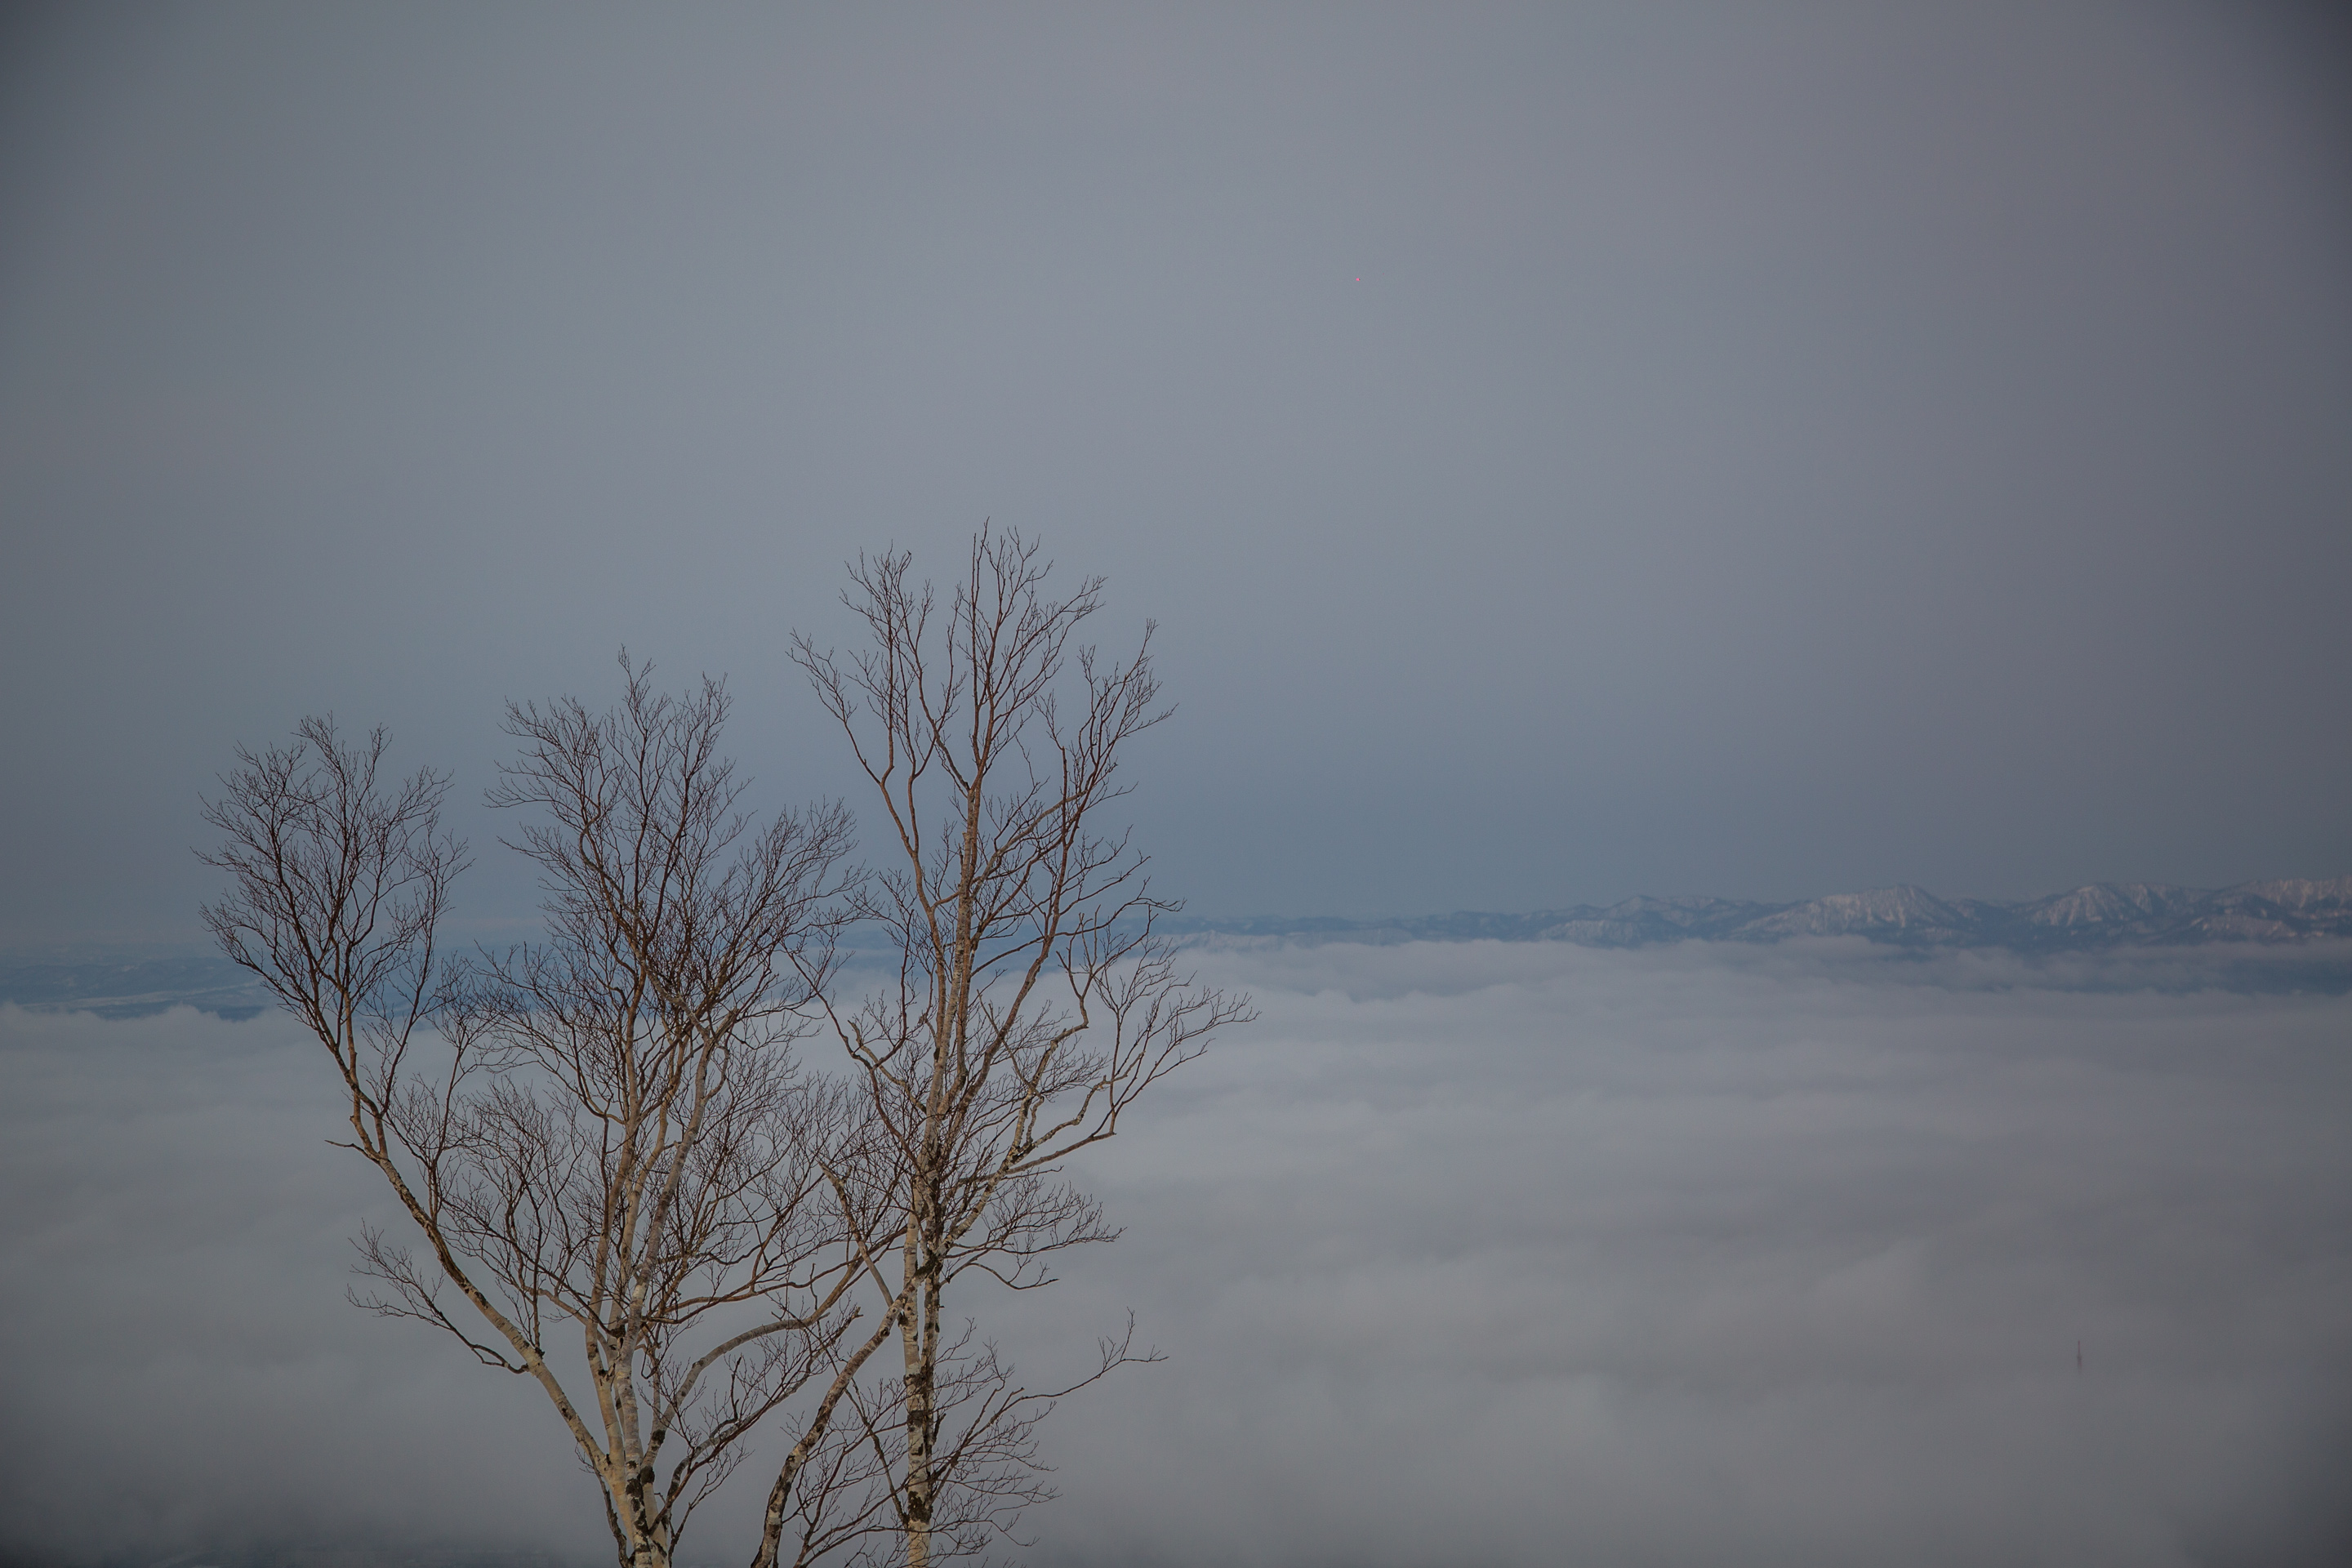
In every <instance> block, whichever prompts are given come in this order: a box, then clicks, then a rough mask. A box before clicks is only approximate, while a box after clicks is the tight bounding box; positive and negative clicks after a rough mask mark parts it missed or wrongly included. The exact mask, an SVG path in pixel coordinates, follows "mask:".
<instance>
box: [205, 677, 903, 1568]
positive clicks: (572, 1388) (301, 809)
mask: <svg viewBox="0 0 2352 1568" xmlns="http://www.w3.org/2000/svg"><path fill="white" fill-rule="evenodd" d="M622 667H623V670H624V673H625V677H626V681H627V688H626V696H625V700H624V701H623V702H622V704H621V706H620V707H619V708H618V709H617V710H614V711H612V712H610V713H603V714H599V713H593V712H591V711H590V710H587V709H586V708H585V707H583V705H582V704H580V703H579V702H578V701H576V700H564V701H561V702H558V703H556V704H554V705H552V706H551V707H550V708H547V709H541V708H540V707H538V706H537V705H535V704H523V705H516V706H511V707H510V708H509V714H508V721H507V729H508V731H509V733H510V734H512V735H513V736H514V737H515V738H516V739H517V740H518V741H519V742H520V746H521V751H520V758H519V760H518V761H517V762H515V763H513V764H511V765H510V766H509V767H507V768H506V769H504V770H503V778H502V781H501V782H500V783H499V785H498V786H497V788H495V789H494V790H493V791H492V792H491V796H490V798H491V801H492V803H493V804H494V805H501V806H509V807H521V808H528V809H530V810H532V811H533V812H534V813H536V814H539V816H538V818H537V819H535V820H532V821H530V822H529V823H527V824H526V826H524V827H523V828H522V831H521V834H520V838H519V839H518V840H517V841H516V842H515V843H514V844H513V845H512V846H511V847H514V848H517V849H519V850H520V851H521V852H522V853H523V854H525V855H527V856H529V857H530V858H531V859H532V860H534V861H535V862H537V864H538V867H539V868H540V871H541V885H542V888H543V889H544V891H545V895H546V899H545V904H544V910H545V913H546V925H545V931H544V940H543V941H542V942H539V943H536V944H532V945H527V946H522V947H518V948H515V949H513V950H512V951H510V952H505V953H503V954H487V955H484V956H483V957H482V958H481V959H480V960H479V961H478V962H476V963H471V964H467V965H460V966H454V967H453V966H451V965H448V964H446V963H441V962H440V961H439V959H438V957H437V954H436V933H437V928H438V925H439V922H440V920H441V917H442V915H443V913H444V911H445V910H446V905H447V899H448V893H449V885H450V882H451V880H452V879H453V878H455V877H456V876H457V873H458V872H459V871H460V870H461V869H463V868H464V867H465V865H466V863H467V851H466V848H465V847H464V846H463V845H462V844H459V843H458V842H457V841H456V840H455V839H454V838H452V837H450V836H448V835H447V834H446V833H444V832H443V831H442V830H441V828H440V826H439V811H440V806H441V803H442V800H443V797H444V795H446V789H447V781H446V778H444V777H441V776H438V775H436V774H434V773H431V772H422V773H417V774H415V776H413V777H411V778H409V779H407V780H405V781H402V782H397V783H390V782H381V781H380V775H381V773H382V769H383V754H384V749H385V738H384V734H383V731H381V730H378V731H373V733H372V734H370V736H369V737H368V738H367V740H366V741H365V742H363V743H361V744H357V745H351V746H346V745H345V744H344V743H343V742H341V739H340V737H339V736H338V734H337V732H336V730H335V727H334V724H333V722H332V721H331V720H325V719H310V720H306V721H304V722H303V723H302V725H301V726H300V727H299V730H298V731H296V740H295V742H294V744H292V745H291V746H289V747H283V748H278V747H273V748H269V749H268V750H264V751H261V752H250V751H240V752H239V761H240V763H241V764H242V765H241V766H240V767H239V768H238V769H237V770H236V772H235V773H232V774H231V775H229V776H228V777H226V779H224V781H223V783H224V784H225V786H226V793H225V794H224V795H222V797H221V798H220V799H219V800H217V801H215V802H210V803H207V805H206V807H205V816H206V818H207V820H208V821H209V822H211V823H212V825H213V826H215V827H217V828H218V829H220V831H221V832H222V834H223V836H224V841H223V843H222V846H221V847H220V848H219V849H218V850H217V852H215V853H214V854H212V855H209V856H207V857H206V858H207V859H208V860H209V861H210V862H211V863H212V864H213V865H215V866H216V867H219V868H222V869H224V870H226V871H227V872H228V873H230V875H231V877H232V878H233V885H232V889H231V890H230V892H229V893H228V895H227V896H226V898H224V899H223V900H221V901H220V902H219V903H217V904H215V905H213V906H211V907H209V908H207V909H206V910H205V919H206V921H207V922H208V923H209V925H210V926H211V928H212V930H213V931H214V933H215V936H216V937H217V938H218V939H219V942H220V943H221V946H222V948H223V949H224V951H226V952H227V954H228V955H229V956H230V957H231V958H233V959H235V960H236V962H238V963H242V964H244V965H245V966H246V967H247V968H248V969H250V970H252V971H253V972H254V973H256V974H257V975H258V976H259V977H260V979H261V980H262V982H263V983H264V984H267V985H268V987H269V988H270V989H271V990H272V991H273V992H274V993H275V994H277V996H278V1000H279V1001H280V1002H281V1003H282V1004H283V1005H285V1006H286V1007H287V1009H288V1010H289V1011H290V1012H291V1013H293V1014H294V1015H295V1016H297V1017H299V1018H300V1019H301V1020H302V1021H303V1022H304V1023H305V1024H307V1025H308V1026H310V1030H311V1032H312V1033H313V1034H315V1035H316V1036H317V1037H318V1038H319V1040H320V1044H322V1045H324V1046H325V1047H327V1050H328V1052H329V1054H330V1056H331V1058H333V1060H334V1062H335V1064H336V1067H337V1069H338V1071H339V1072H340V1073H341V1078H342V1081H343V1085H344V1089H346V1091H347V1093H348V1097H349V1099H348V1119H349V1122H350V1127H351V1137H350V1140H349V1141H348V1142H346V1143H344V1144H343V1146H344V1147H348V1148H351V1149H352V1150H354V1151H356V1152H358V1153H360V1154H361V1155H362V1157H364V1158H365V1159H367V1160H368V1161H369V1162H370V1163H373V1164H374V1165H375V1167H376V1168H377V1169H378V1170H379V1171H380V1172H382V1173H383V1177H384V1179H385V1181H386V1182H387V1183H388V1184H389V1185H390V1187H391V1190H392V1192H393V1193H394V1195H395V1197H396V1198H397V1199H398V1201H399V1203H400V1205H401V1207H402V1208H403V1210H404V1212H405V1213H406V1215H407V1217H408V1220H409V1222H410V1226H411V1227H412V1228H413V1231H414V1233H415V1237H416V1238H417V1239H419V1240H421V1242H422V1244H423V1247H424V1251H425V1254H426V1255H427V1256H425V1257H423V1258H419V1257H417V1256H415V1254H413V1253H412V1251H411V1250H410V1246H409V1245H407V1244H404V1243H403V1242H402V1241H400V1240H397V1239H395V1238H394V1237H391V1236H389V1235H387V1234H385V1233H383V1232H382V1231H379V1230H374V1229H369V1230H367V1231H365V1232H363V1233H362V1237H360V1241H359V1246H360V1251H361V1258H362V1273H363V1274H366V1275H369V1276H372V1277H373V1279H375V1280H376V1281H377V1284H378V1286H379V1289H378V1291H377V1293H376V1294H374V1295H373V1296H370V1297H367V1298H364V1299H361V1298H356V1297H355V1298H354V1299H355V1300H361V1304H362V1305H364V1306H367V1307H370V1308H372V1309H373V1310H376V1311H378V1312H380V1313H383V1314H385V1315H387V1316H394V1317H408V1318H415V1319H419V1320H422V1321H425V1322H427V1323H430V1324H433V1325H434V1326H436V1327H437V1328H439V1329H441V1330H443V1331H446V1332H448V1333H450V1334H452V1335H454V1336H455V1337H457V1339H458V1340H459V1341H461V1342H463V1343H464V1344H465V1346H466V1347H467V1350H468V1351H470V1352H472V1353H473V1354H474V1355H475V1356H476V1357H477V1358H478V1359H479V1360H480V1361H481V1362H482V1363H483V1364H485V1365H486V1366H491V1367H496V1368H499V1369H501V1370H503V1371H506V1372H509V1373H515V1374H518V1375H520V1376H524V1377H529V1378H530V1379H532V1380H534V1381H535V1382H536V1383H537V1384H539V1385H540V1387H541V1389H542V1390H543V1391H544V1392H545V1394H546V1396H547V1398H548V1399H549V1401H550V1402H551V1404H552V1405H553V1406H554V1409H555V1411H556V1413H557V1414H558V1415H559V1416H560V1417H561V1419H562V1422H563V1424H564V1426H565V1427H566V1428H567V1430H568V1431H569V1433H570V1435H571V1437H572V1442H573V1443H574V1445H575V1446H576V1447H577V1449H578V1452H579V1454H580V1457H581V1458H582V1460H583V1463H584V1465H585V1467H586V1468H587V1469H588V1470H589V1471H590V1473H591V1474H592V1475H593V1477H594V1479H595V1480H596V1483H597V1487H598V1490H599V1493H600V1495H601V1497H602V1500H603V1503H604V1514H605V1519H606V1521H607V1523H608V1524H609V1525H610V1527H611V1530H612V1532H613V1537H614V1542H615V1545H616V1547H617V1548H618V1551H619V1554H620V1560H621V1562H622V1563H625V1564H628V1565H630V1568H666V1565H667V1564H668V1563H670V1561H671V1559H672V1555H673V1553H674V1552H675V1551H676V1548H677V1542H678V1539H679V1537H680V1534H681V1533H682V1532H683V1531H684V1529H685V1527H686V1523H687V1521H688V1515H689V1514H691V1512H692V1511H693V1510H694V1508H695V1506H696V1505H697V1504H698V1503H699V1502H701V1501H702V1500H705V1499H706V1498H708V1497H709V1495H710V1493H711V1492H712V1490H713V1489H715V1488H717V1487H718V1486H719V1484H720V1483H721V1482H722V1481H724V1480H725V1479H727V1477H728V1476H729V1475H730V1473H731V1472H732V1471H733V1470H734V1469H735V1468H736V1467H737V1466H738V1465H739V1464H740V1462H741V1460H742V1458H743V1455H744V1451H745V1443H746V1440H747V1438H748V1437H749V1436H751V1433H752V1431H753V1429H754V1428H755V1427H756V1426H758V1425H759V1424H761V1422H763V1421H764V1420H766V1419H767V1418H768V1417H769V1416H771V1415H773V1414H774V1413H775V1412H777V1411H778V1410H779V1408H780V1407H782V1405H784V1404H785V1402H786V1401H787V1400H789V1399H791V1398H792V1397H793V1395H794V1394H797V1393H798V1392H800V1391H801V1390H802V1389H803V1388H804V1387H808V1386H810V1385H811V1384H813V1383H814V1384H816V1385H817V1386H818V1387H821V1388H823V1389H824V1397H823V1398H821V1399H819V1400H818V1401H817V1408H816V1410H815V1412H814V1414H813V1415H811V1417H810V1419H809V1424H808V1428H807V1430H805V1431H804V1432H803V1436H802V1440H801V1441H800V1442H799V1443H798V1444H797V1445H796V1446H795V1447H794V1448H793V1454H792V1456H791V1457H789V1458H787V1461H786V1465H785V1469H784V1472H783V1473H782V1475H780V1477H779V1479H778V1487H779V1489H781V1490H782V1492H784V1493H786V1494H789V1493H790V1491H791V1487H792V1478H793V1471H794V1470H795V1469H796V1468H798V1466H799V1465H800V1464H801V1463H802V1462H803V1461H804V1460H805V1458H806V1456H807V1455H808V1453H810V1452H811V1451H813V1450H814V1448H815V1447H817V1446H818V1445H819V1444H821V1443H822V1442H823V1441H824V1432H825V1429H826V1424H827V1423H829V1422H830V1420H831V1418H832V1415H833V1413H834V1411H835V1408H836V1406H837V1405H839V1403H840V1401H841V1400H842V1399H843V1397H844V1396H845V1394H846V1392H847V1389H848V1386H849V1384H850V1383H851V1382H852V1381H853V1380H854V1378H855V1376H856V1367H857V1364H858V1363H861V1362H862V1361H863V1359H864V1358H865V1356H866V1355H870V1354H872V1353H873V1351H874V1350H875V1349H876V1348H877V1347H878V1346H879V1345H880V1344H881V1343H883V1342H885V1341H886V1340H887V1334H888V1332H889V1330H890V1328H891V1326H892V1325H893V1323H894V1321H895V1313H894V1312H893V1311H892V1310H890V1309H889V1308H888V1307H887V1306H886V1308H885V1310H884V1312H883V1314H882V1321H881V1325H880V1328H879V1330H878V1331H874V1332H871V1333H869V1334H867V1335H866V1337H865V1338H864V1339H863V1341H862V1342H857V1343H851V1342H849V1340H848V1336H849V1332H850V1320H851V1319H852V1318H853V1317H854V1316H856V1312H855V1310H854V1309H852V1308H851V1307H850V1306H849V1305H848V1303H847V1302H846V1300H845V1297H846V1295H847V1294H848V1292H849V1290H850V1289H851V1287H852V1284H853V1282H854V1280H855V1279H856V1278H857V1274H856V1268H857V1267H858V1265H859V1259H860V1258H861V1256H862V1255H861V1250H860V1249H859V1248H858V1247H856V1246H854V1245H850V1244H848V1243H846V1242H845V1237H844V1236H843V1232H842V1226H841V1222H840V1210H839V1207H838V1205H837V1202H836V1199H835V1181H834V1176H833V1174H830V1173H838V1172H839V1171H840V1170H842V1169H844V1168H845V1158H844V1155H843V1153H842V1152H841V1151H842V1149H843V1148H844V1147H850V1148H854V1146H855V1145H856V1137H855V1135H854V1125H855V1123H856V1122H857V1121H859V1119H860V1118H861V1117H862V1116H863V1115H864V1114H865V1112H864V1110H863V1107H862V1106H861V1105H859V1104H857V1103H856V1101H855V1100H853V1098H852V1097H851V1096H849V1095H847V1094H846V1093H845V1092H843V1090H842V1089H841V1088H840V1087H839V1086H835V1087H833V1088H830V1089H828V1088H826V1087H824V1086H823V1085H820V1084H817V1083H814V1082H813V1081H811V1080H808V1079H803V1077H802V1076H801V1075H800V1073H799V1070H798V1068H796V1066H795V1065H794V1063H793V1059H792V1055H791V1049H790V1047H791V1043H792V1041H793V1038H794V1037H796V1036H797V1035H799V1034H801V1033H803V1032H804V1029H805V1027H806V1026H805V1024H804V1022H803V1013H804V1011H805V1010H806V1009H807V1008H808V1007H809V1005H810V1004H811V1003H812V1002H813V1000H814V994H815V992H816V990H817V988H818V987H820V986H821V985H822V984H824V980H825V977H826V976H827V974H828V973H830V970H831V966H832V951H833V949H832V939H833V932H834V930H835V926H836V924H837V923H838V921H839V919H840V910H841V909H842V907H843V906H842V904H841V902H840V900H841V894H842V893H843V891H844V889H845V879H844V878H843V876H842V875H841V872H840V870H839V867H840V864H841V862H842V859H843V857H844V856H845V853H846V851H847V848H848V847H849V826H848V817H847V815H846V813H845V812H844V811H843V810H842V809H841V808H840V807H839V806H837V805H835V806H826V807H820V808H817V809H815V810H813V811H811V812H810V813H808V814H806V815H805V816H792V815H789V814H786V815H781V816H777V817H775V818H774V819H773V820H772V821H770V822H769V823H767V824H766V825H765V826H760V825H756V824H754V823H753V822H751V820H750V819H748V818H747V817H745V816H742V815H740V813H739V812H738V811H737V810H736V803H737V799H738V796H739V795H740V787H741V786H740V784H738V783H737V782H736V781H735V779H734V777H733V775H732V769H731V764H730V763H728V762H727V761H726V760H725V759H724V758H723V757H722V756H721V755H720V754H719V752H718V749H717V747H718V742H719V731H720V729H721V727H722V725H723V723H724V721H725V718H726V714H727V706H728V703H727V698H726V694H725V692H724V690H723V689H722V688H721V687H719V685H718V684H717V683H715V682H712V681H709V680H706V681H705V682H704V683H703V686H702V689H701V691H700V693H699V694H698V696H697V695H690V696H688V697H687V698H683V699H675V698H671V697H669V696H666V695H659V694H656V692H654V691H653V689H651V687H650V685H649V683H648V679H647V676H648V673H649V672H648V671H646V670H643V669H635V668H630V666H629V664H628V660H627V658H626V657H625V656H624V658H623V660H622ZM453 1293H454V1296H455V1297H456V1298H458V1299H461V1300H453V1299H452V1295H453ZM567 1340H568V1341H570V1342H571V1343H572V1346H573V1347H574V1349H573V1350H572V1351H567V1350H566V1349H565V1348H564V1342H566V1341H567ZM558 1362H562V1363H564V1364H565V1365H566V1366H567V1367H568V1368H569V1370H567V1371H565V1372H563V1373H559V1372H558V1370H557V1363H558ZM665 1467H666V1468H665ZM772 1507H773V1505H772Z"/></svg>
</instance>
